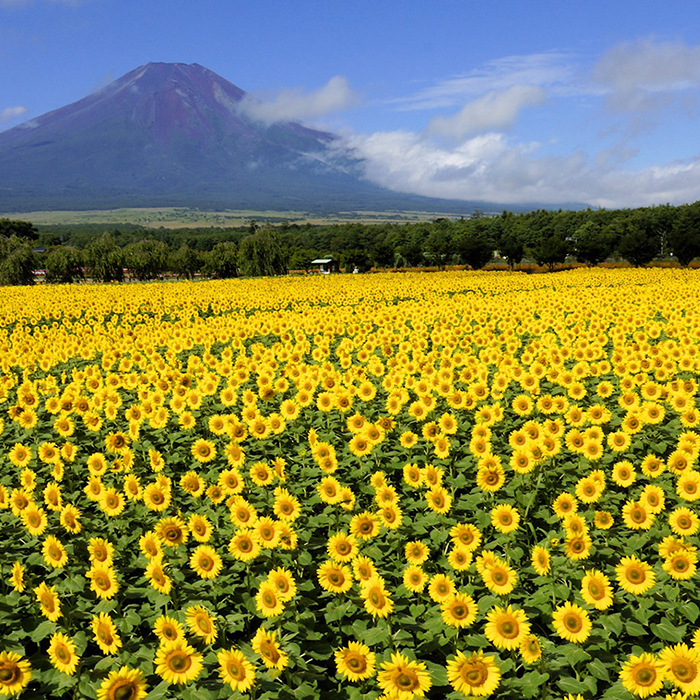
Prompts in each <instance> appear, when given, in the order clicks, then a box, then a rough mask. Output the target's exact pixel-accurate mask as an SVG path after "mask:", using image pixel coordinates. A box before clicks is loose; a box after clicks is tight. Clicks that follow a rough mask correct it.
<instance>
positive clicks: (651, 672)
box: [620, 653, 665, 698]
mask: <svg viewBox="0 0 700 700" xmlns="http://www.w3.org/2000/svg"><path fill="white" fill-rule="evenodd" d="M664 676H665V668H664V664H662V663H661V661H659V659H658V658H657V657H656V656H654V654H648V653H644V654H640V655H639V656H635V655H632V656H630V657H629V659H628V660H627V661H626V662H625V663H624V664H623V665H622V669H621V670H620V680H621V681H622V685H623V686H624V687H625V688H626V689H627V690H629V692H630V693H633V694H634V695H636V696H637V697H640V698H646V697H649V696H650V695H655V694H656V693H657V692H658V691H659V690H661V688H662V687H663V684H664Z"/></svg>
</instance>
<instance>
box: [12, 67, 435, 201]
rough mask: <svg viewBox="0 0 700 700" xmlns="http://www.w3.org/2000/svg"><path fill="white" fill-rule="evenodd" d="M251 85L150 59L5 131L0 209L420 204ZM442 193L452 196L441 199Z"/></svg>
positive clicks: (198, 69) (210, 72)
mask: <svg viewBox="0 0 700 700" xmlns="http://www.w3.org/2000/svg"><path fill="white" fill-rule="evenodd" d="M244 98H246V93H245V92H244V91H243V90H241V89H240V88H239V87H237V86H236V85H234V84H233V83H230V82H229V81H228V80H225V79H224V78H222V77H221V76H219V75H217V74H216V73H214V72H213V71H211V70H209V69H207V68H204V67H203V66H200V65H198V64H196V63H194V64H189V65H188V64H184V63H148V64H146V65H144V66H140V67H139V68H136V69H135V70H132V71H130V72H129V73H127V74H126V75H124V76H122V77H121V78H118V79H117V80H115V81H114V82H112V83H110V84H109V85H107V86H105V87H104V88H102V89H100V90H98V91H96V92H94V93H92V94H90V95H88V96H87V97H84V98H83V99H81V100H78V101H77V102H74V103H72V104H69V105H66V106H65V107H61V108H60V109H57V110H54V111H52V112H48V113H47V114H44V115H42V116H40V117H37V118H35V119H32V120H30V121H28V122H25V123H24V124H21V125H20V126H17V127H15V128H13V129H9V130H7V131H4V132H1V133H0V211H31V210H37V209H106V208H114V207H122V206H198V207H220V208H246V209H306V210H314V211H318V210H325V211H341V210H345V209H363V208H367V209H411V208H413V209H425V208H426V207H433V210H434V211H445V208H444V207H440V208H435V205H436V204H437V203H438V202H437V200H433V201H431V200H428V199H425V198H419V197H414V196H412V195H402V194H397V193H392V192H389V191H388V190H385V189H383V188H381V187H378V186H376V185H374V184H371V183H369V182H367V181H366V180H364V179H363V178H362V168H361V164H360V162H359V161H357V160H354V159H352V158H351V157H348V156H346V157H341V156H339V154H338V150H337V149H335V148H330V147H329V146H331V144H333V142H335V141H336V140H337V139H336V137H335V136H334V135H332V134H330V133H326V132H321V131H317V130H314V129H309V128H306V127H304V126H302V125H301V124H298V123H296V122H278V123H273V124H262V123H260V122H257V121H255V120H253V119H251V118H249V117H248V116H247V115H246V112H245V110H244V109H242V108H241V107H242V102H243V100H244ZM445 204H447V203H445Z"/></svg>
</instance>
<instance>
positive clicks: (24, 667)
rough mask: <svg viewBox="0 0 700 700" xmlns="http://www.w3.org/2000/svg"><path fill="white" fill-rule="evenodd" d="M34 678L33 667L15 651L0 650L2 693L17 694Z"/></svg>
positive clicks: (0, 689)
mask: <svg viewBox="0 0 700 700" xmlns="http://www.w3.org/2000/svg"><path fill="white" fill-rule="evenodd" d="M31 679H32V667H31V664H30V663H29V661H27V660H26V659H23V658H22V657H21V656H20V655H19V654H15V652H14V651H0V695H17V694H19V693H20V692H21V691H22V690H23V689H24V688H26V687H27V684H28V683H29V681H30V680H31Z"/></svg>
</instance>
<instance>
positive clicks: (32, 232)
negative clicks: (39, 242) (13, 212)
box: [0, 219, 39, 241]
mask: <svg viewBox="0 0 700 700" xmlns="http://www.w3.org/2000/svg"><path fill="white" fill-rule="evenodd" d="M0 236H4V237H5V238H11V237H12V236H17V238H24V239H26V240H28V241H35V240H36V239H37V238H38V237H39V231H38V230H37V228H36V226H34V224H33V223H31V222H30V221H13V220H12V219H0Z"/></svg>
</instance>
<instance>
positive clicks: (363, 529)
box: [350, 510, 381, 540]
mask: <svg viewBox="0 0 700 700" xmlns="http://www.w3.org/2000/svg"><path fill="white" fill-rule="evenodd" d="M380 531H381V525H380V524H379V518H378V517H377V516H376V515H375V514H374V513H370V512H369V511H367V510H366V511H363V512H362V513H358V514H357V515H353V517H352V519H351V520H350V533H351V534H352V535H354V536H355V537H359V538H360V539H362V540H370V539H372V538H373V537H376V536H377V535H378V534H379V532H380Z"/></svg>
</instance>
